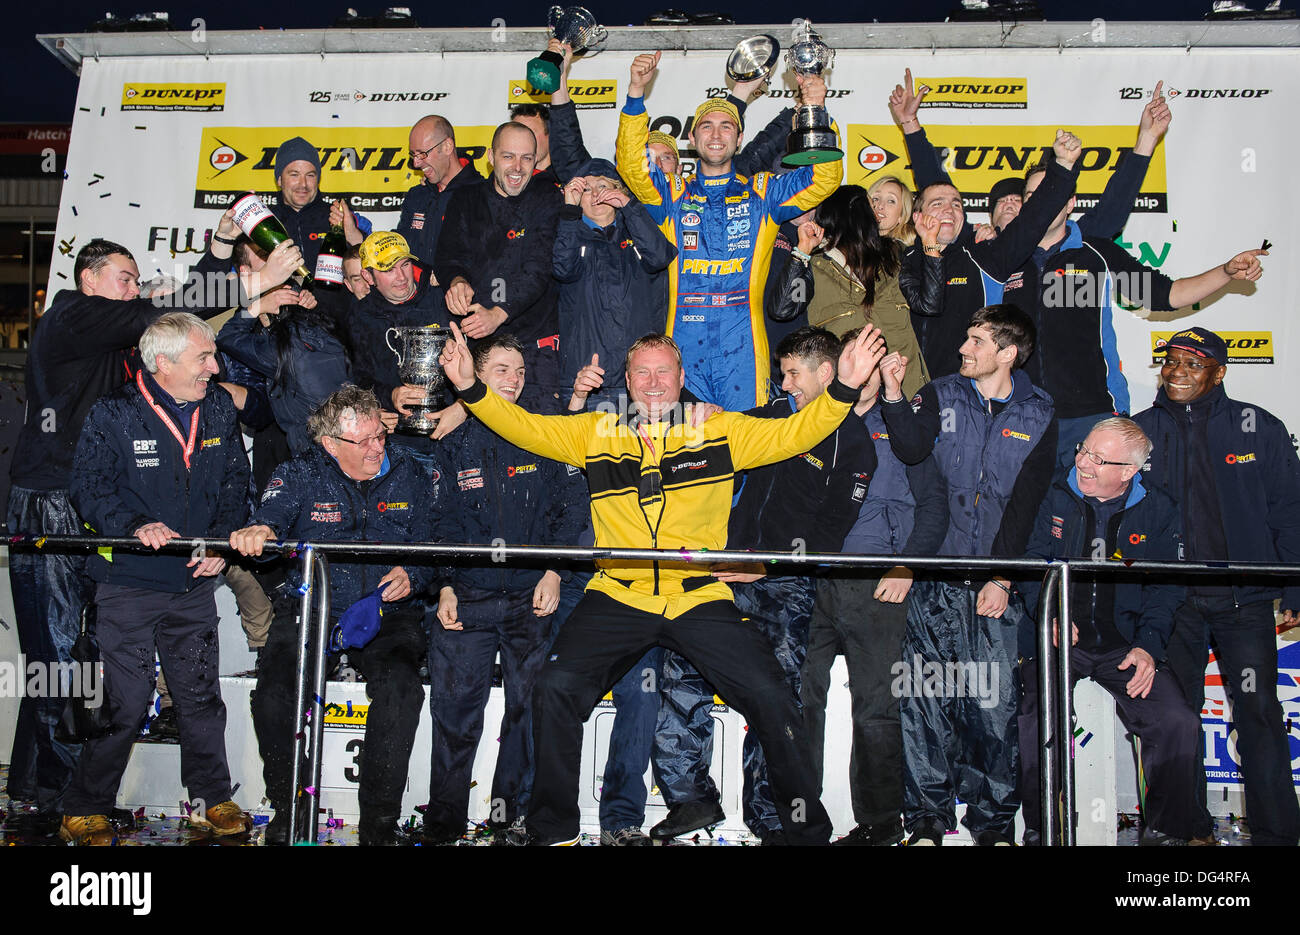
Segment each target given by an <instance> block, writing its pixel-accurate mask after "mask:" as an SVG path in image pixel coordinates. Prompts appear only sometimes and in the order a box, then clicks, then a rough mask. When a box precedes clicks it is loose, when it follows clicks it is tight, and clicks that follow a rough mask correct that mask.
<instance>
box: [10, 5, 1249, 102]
mask: <svg viewBox="0 0 1300 935" xmlns="http://www.w3.org/2000/svg"><path fill="white" fill-rule="evenodd" d="M399 3H401V0H388V2H387V3H385V2H384V0H371V2H367V0H337V2H331V0H326V2H323V3H310V4H307V3H302V4H285V3H279V4H268V3H267V2H266V0H221V2H219V3H214V2H212V0H206V2H203V0H200V2H184V3H177V2H171V0H167V2H159V0H152V2H150V0H138V4H137V3H133V4H132V5H129V6H121V5H119V6H117V7H116V9H114V12H115V13H116V14H118V15H119V16H121V17H123V18H128V17H130V16H131V15H132V14H134V13H137V12H141V11H144V10H150V11H152V10H156V9H159V8H163V9H165V10H166V11H167V12H168V13H170V14H171V19H172V22H173V23H175V24H177V26H178V28H184V29H186V30H188V29H189V28H190V27H189V24H190V22H191V20H193V19H194V18H195V17H202V18H203V19H204V20H205V21H206V22H207V28H208V29H256V28H258V27H265V28H267V29H275V28H281V27H288V28H296V29H304V28H307V29H314V28H322V27H326V26H329V25H331V24H332V22H333V20H334V18H335V17H337V16H338V15H341V14H342V13H343V12H344V11H345V10H346V8H347V7H348V6H349V5H352V6H354V7H355V8H356V9H358V10H359V11H360V12H361V13H362V14H363V15H375V14H378V13H379V12H381V11H382V9H383V6H386V5H398V4H399ZM1040 3H1041V4H1042V7H1043V9H1044V11H1045V12H1046V14H1047V18H1048V19H1051V20H1058V21H1068V20H1075V21H1077V20H1091V19H1092V18H1093V17H1097V16H1100V17H1103V18H1106V19H1115V20H1199V19H1201V18H1202V16H1203V14H1204V13H1205V12H1206V11H1208V10H1209V8H1210V0H1192V2H1188V0H1181V2H1180V0H1147V2H1144V3H1132V2H1131V0H1040ZM381 4H382V5H381ZM958 4H959V0H910V2H907V3H899V2H897V0H894V2H892V3H861V2H859V3H856V4H855V3H842V2H829V0H799V2H795V3H777V2H774V0H753V2H750V3H749V4H747V5H745V6H744V7H743V8H741V7H740V6H739V5H738V4H735V3H734V2H733V3H730V4H729V3H726V2H722V0H719V2H718V3H717V4H713V3H700V4H694V5H688V4H685V3H682V2H681V0H632V2H625V3H620V4H619V5H618V8H619V9H621V10H622V11H623V12H622V18H623V19H624V20H626V22H616V21H614V20H611V19H608V18H606V17H605V15H604V13H603V12H602V4H600V3H599V2H589V3H588V4H587V5H588V6H589V7H590V8H591V9H592V10H593V12H595V13H596V16H597V18H598V19H600V20H601V22H603V23H606V24H607V25H611V26H614V25H627V24H629V23H640V22H641V21H642V20H643V19H644V18H645V17H646V16H647V15H649V14H650V13H651V12H653V11H655V10H662V9H665V8H668V7H673V6H675V7H677V8H685V9H688V10H693V11H705V10H718V11H722V12H727V13H730V14H731V15H732V16H734V17H735V19H736V21H737V22H740V23H781V22H786V21H788V20H789V19H790V18H791V17H793V16H806V17H808V18H810V19H811V20H812V21H813V22H815V23H821V22H827V23H831V22H846V21H852V22H868V21H871V20H880V21H882V22H889V21H894V22H937V21H941V20H943V19H944V17H945V16H946V14H947V12H948V11H949V10H950V9H952V8H953V7H954V6H957V5H958ZM403 5H405V6H409V7H410V8H411V9H412V10H413V12H414V13H415V17H416V19H417V20H418V21H419V23H420V25H421V26H424V27H432V26H444V27H453V26H478V27H484V28H486V27H487V26H489V25H490V23H491V21H492V19H493V18H494V17H498V16H500V17H503V18H504V19H505V20H506V22H508V23H517V24H520V25H528V24H536V25H542V24H543V23H544V22H545V15H546V13H545V11H546V9H547V7H548V6H549V0H527V2H524V0H495V2H493V3H491V4H490V5H479V4H453V3H444V2H438V3H433V2H429V0H406V3H404V4H403ZM1250 5H1251V6H1254V7H1256V8H1260V7H1262V6H1263V5H1264V3H1263V0H1259V2H1257V3H1250ZM107 8H109V7H108V4H107V3H105V2H104V0H94V2H87V0H69V2H54V3H48V2H46V3H34V4H31V5H30V6H27V5H26V4H24V5H22V6H19V5H18V4H15V5H14V6H13V7H10V8H9V10H8V12H7V13H6V14H5V15H4V26H5V29H4V32H5V37H4V38H3V39H0V54H2V55H3V58H2V59H0V61H3V62H4V66H3V68H4V80H3V82H2V83H0V122H4V121H70V120H71V119H72V113H73V109H74V106H75V105H74V101H75V96H76V87H77V78H76V76H75V75H73V74H72V72H71V71H69V70H68V69H67V68H65V67H64V66H63V65H62V64H60V63H59V62H57V61H56V60H55V59H54V57H53V56H52V55H50V54H49V53H48V52H46V51H45V50H44V49H43V48H42V47H41V46H40V45H39V44H38V43H37V42H36V40H35V38H34V37H35V36H36V34H38V33H57V32H83V31H85V29H86V27H88V26H89V25H90V24H91V23H92V22H94V21H95V20H97V19H99V18H101V17H102V16H103V14H104V11H105V9H107ZM605 9H608V7H605Z"/></svg>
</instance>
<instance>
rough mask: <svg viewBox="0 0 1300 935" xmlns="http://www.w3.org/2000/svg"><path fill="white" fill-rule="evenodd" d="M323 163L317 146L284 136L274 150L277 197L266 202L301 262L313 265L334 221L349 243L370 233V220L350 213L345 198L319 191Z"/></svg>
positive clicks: (311, 267)
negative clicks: (330, 198) (296, 248)
mask: <svg viewBox="0 0 1300 935" xmlns="http://www.w3.org/2000/svg"><path fill="white" fill-rule="evenodd" d="M322 169H323V167H322V166H321V163H320V155H319V154H318V153H317V151H316V147H315V146H313V145H311V143H309V142H307V141H306V140H304V139H303V138H302V137H301V136H295V137H294V138H293V139H289V140H285V141H284V142H283V143H281V144H280V148H279V149H277V150H276V151H275V187H276V188H278V189H279V190H280V198H279V200H278V201H277V202H276V203H275V204H273V205H268V207H270V209H271V213H272V214H274V215H275V216H276V217H277V218H279V219H280V223H281V224H283V225H284V229H285V230H286V231H288V232H289V236H290V237H291V238H292V239H293V242H294V243H296V244H297V245H298V246H299V248H300V249H301V250H302V261H303V265H304V266H306V267H307V269H309V270H315V269H316V257H317V256H318V255H319V254H320V247H321V241H323V240H324V239H325V235H326V234H328V233H329V231H330V227H331V226H332V225H335V224H341V225H342V226H343V236H344V237H345V238H347V242H348V243H349V244H359V243H361V241H362V240H364V239H365V237H366V235H367V234H369V233H370V222H369V221H368V220H366V219H365V218H363V217H362V216H361V215H359V214H353V213H352V209H351V208H350V207H348V204H347V202H346V201H343V200H341V199H339V200H336V201H334V202H332V203H331V202H330V201H328V200H327V199H325V198H324V197H322V196H321V193H320V177H321V171H322Z"/></svg>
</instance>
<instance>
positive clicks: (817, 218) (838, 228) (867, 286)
mask: <svg viewBox="0 0 1300 935" xmlns="http://www.w3.org/2000/svg"><path fill="white" fill-rule="evenodd" d="M813 221H814V223H816V224H818V225H820V226H821V228H822V229H823V230H825V231H826V239H825V240H823V241H822V247H823V248H824V249H827V250H829V249H831V248H835V249H838V250H839V251H840V252H841V253H843V254H844V262H845V265H847V266H848V268H849V272H851V273H852V274H853V275H854V276H856V277H857V279H858V282H859V283H861V284H862V288H863V289H864V290H865V291H866V295H864V296H863V298H862V306H863V308H870V307H871V306H872V305H874V304H875V301H876V281H877V280H879V279H880V278H881V277H882V276H895V275H897V274H898V266H899V262H898V247H897V245H896V243H895V242H894V241H892V240H889V239H888V238H885V237H881V236H880V227H879V225H878V224H877V223H876V213H875V211H873V210H872V208H871V198H870V197H869V196H868V195H867V192H866V190H865V189H864V188H863V187H862V186H861V185H843V186H841V187H840V188H838V189H836V190H835V193H834V194H832V195H831V196H830V197H829V198H827V199H826V200H825V201H823V202H822V203H821V204H819V205H818V206H817V210H816V211H815V212H814V213H813Z"/></svg>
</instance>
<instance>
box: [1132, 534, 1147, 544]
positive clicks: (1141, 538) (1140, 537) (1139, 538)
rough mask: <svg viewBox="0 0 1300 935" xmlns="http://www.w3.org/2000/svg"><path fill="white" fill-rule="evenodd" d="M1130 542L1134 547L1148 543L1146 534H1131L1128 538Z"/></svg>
mask: <svg viewBox="0 0 1300 935" xmlns="http://www.w3.org/2000/svg"><path fill="white" fill-rule="evenodd" d="M1128 541H1129V542H1131V543H1132V544H1133V545H1138V544H1139V543H1142V542H1146V541H1147V534H1146V533H1144V532H1135V533H1130V534H1129V537H1128Z"/></svg>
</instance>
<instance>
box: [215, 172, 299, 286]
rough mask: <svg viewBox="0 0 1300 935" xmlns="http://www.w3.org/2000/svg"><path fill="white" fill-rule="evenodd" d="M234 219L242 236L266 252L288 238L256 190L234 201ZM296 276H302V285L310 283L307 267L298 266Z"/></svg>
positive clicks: (281, 225) (286, 232) (282, 226)
mask: <svg viewBox="0 0 1300 935" xmlns="http://www.w3.org/2000/svg"><path fill="white" fill-rule="evenodd" d="M234 221H235V223H236V224H238V225H239V229H240V230H242V231H243V232H244V236H246V237H247V238H248V239H249V240H251V241H252V242H253V243H254V244H256V245H257V246H258V247H260V248H262V249H263V250H265V251H266V252H267V253H270V252H271V251H272V250H274V249H275V248H276V247H278V246H279V245H280V244H282V243H284V242H285V241H286V240H288V239H289V232H288V231H286V230H285V229H284V225H283V224H281V223H280V219H279V218H278V217H276V216H275V215H274V214H272V213H271V209H270V208H268V207H267V206H266V204H265V203H264V202H263V201H262V199H261V198H259V197H258V196H257V193H256V192H249V193H248V194H247V195H244V196H243V197H242V198H240V199H239V200H238V201H236V202H235V214H234ZM298 276H300V277H301V278H302V284H303V285H304V286H305V285H310V284H311V281H312V275H311V273H310V272H308V271H307V267H305V266H299V267H298Z"/></svg>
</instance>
